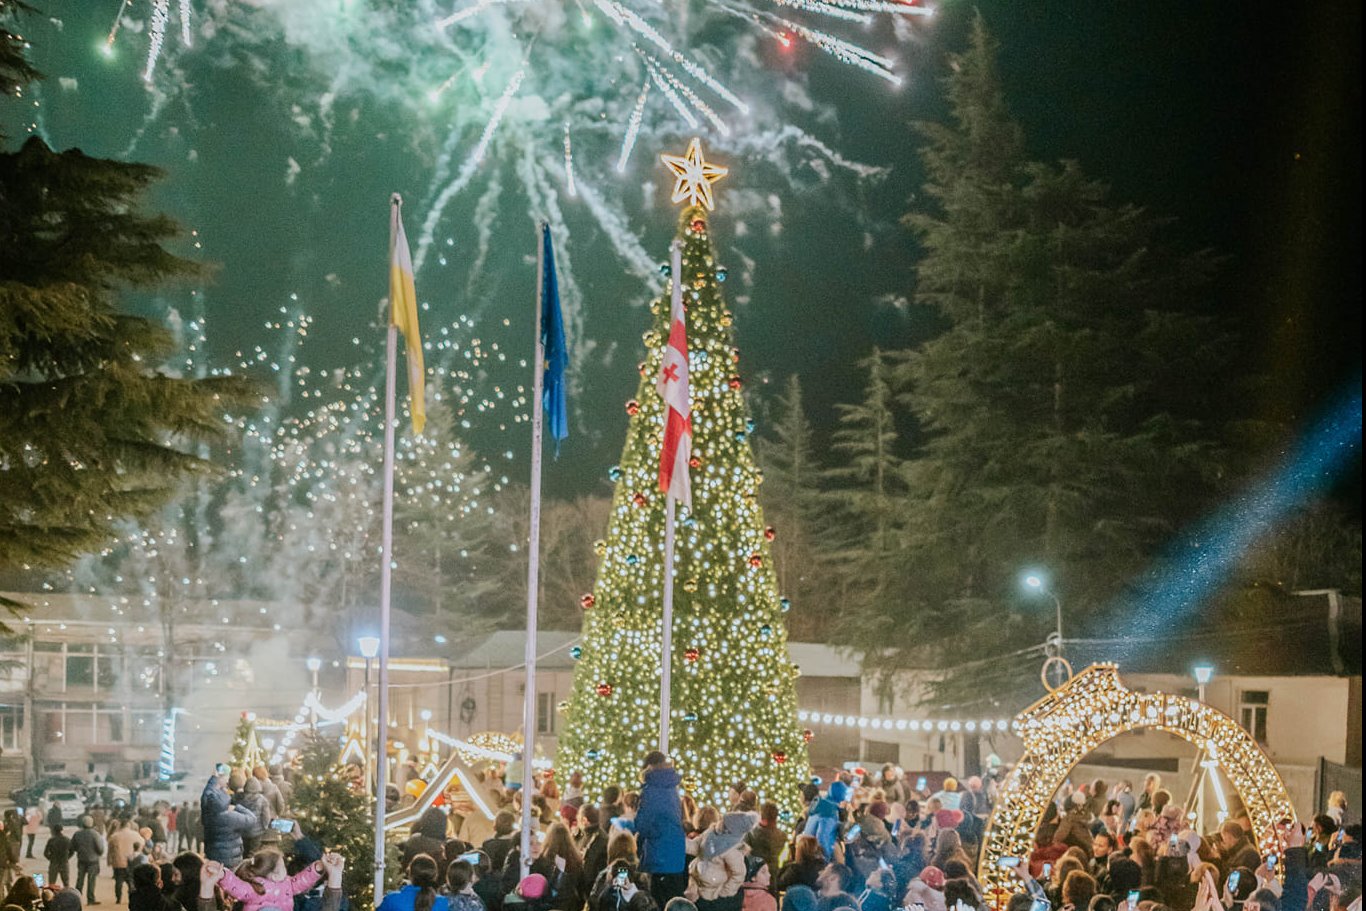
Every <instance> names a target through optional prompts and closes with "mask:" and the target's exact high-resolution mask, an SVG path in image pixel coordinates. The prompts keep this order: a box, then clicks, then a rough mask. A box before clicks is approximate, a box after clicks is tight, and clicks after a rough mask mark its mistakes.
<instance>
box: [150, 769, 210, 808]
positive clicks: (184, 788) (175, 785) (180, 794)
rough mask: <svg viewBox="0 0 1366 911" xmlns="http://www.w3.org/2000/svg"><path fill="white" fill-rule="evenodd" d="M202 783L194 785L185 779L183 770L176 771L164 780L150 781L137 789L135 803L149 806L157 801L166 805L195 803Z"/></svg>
mask: <svg viewBox="0 0 1366 911" xmlns="http://www.w3.org/2000/svg"><path fill="white" fill-rule="evenodd" d="M202 789H203V784H202V783H201V784H199V785H195V784H193V783H191V782H190V781H188V780H187V777H186V773H185V772H176V773H175V774H174V775H172V776H171V777H170V778H169V779H167V780H166V781H151V782H148V783H147V785H146V786H145V787H140V788H138V789H137V805H138V806H139V807H151V806H155V805H157V804H158V803H164V804H166V805H167V806H170V805H173V804H179V803H185V802H186V801H189V802H190V803H195V802H197V801H198V800H199V793H200V791H201V790H202Z"/></svg>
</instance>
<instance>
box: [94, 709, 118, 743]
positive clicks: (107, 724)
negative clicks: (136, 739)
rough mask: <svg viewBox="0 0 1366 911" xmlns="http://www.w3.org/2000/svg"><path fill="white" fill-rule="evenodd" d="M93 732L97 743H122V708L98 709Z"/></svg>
mask: <svg viewBox="0 0 1366 911" xmlns="http://www.w3.org/2000/svg"><path fill="white" fill-rule="evenodd" d="M97 723H98V724H99V727H98V728H97V729H96V732H95V740H96V742H98V743H123V742H124V730H123V709H121V708H118V709H100V711H99V718H98V719H97Z"/></svg>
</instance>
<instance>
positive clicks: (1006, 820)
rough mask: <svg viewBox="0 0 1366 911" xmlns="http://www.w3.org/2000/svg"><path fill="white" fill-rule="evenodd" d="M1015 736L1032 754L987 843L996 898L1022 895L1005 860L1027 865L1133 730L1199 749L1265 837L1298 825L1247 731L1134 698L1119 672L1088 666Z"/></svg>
mask: <svg viewBox="0 0 1366 911" xmlns="http://www.w3.org/2000/svg"><path fill="white" fill-rule="evenodd" d="M1012 728H1013V730H1014V731H1015V733H1016V734H1017V735H1018V736H1019V737H1020V738H1021V739H1022V740H1023V741H1024V754H1023V755H1022V756H1021V757H1020V761H1019V762H1018V763H1016V765H1015V768H1014V769H1012V770H1011V772H1010V775H1009V776H1007V778H1006V780H1005V782H1004V784H1003V785H1002V787H1001V792H1000V795H999V797H998V799H997V801H996V808H995V810H994V811H993V812H992V814H991V819H990V820H989V821H988V823H987V830H986V834H985V835H984V836H983V841H982V853H981V860H980V861H979V865H978V872H977V877H978V879H979V880H980V881H981V883H982V885H983V888H984V889H986V890H988V891H994V890H996V889H1003V890H1006V891H1008V892H1014V891H1017V890H1018V889H1019V883H1018V881H1015V874H1014V873H1013V872H1012V871H1011V870H1009V869H1005V868H1002V867H1001V866H1000V863H999V861H1000V859H1001V858H1002V857H1021V858H1026V857H1028V856H1029V854H1030V852H1031V851H1032V850H1033V847H1034V833H1035V831H1036V830H1037V829H1038V827H1039V823H1040V822H1041V821H1042V820H1043V813H1044V809H1045V808H1046V807H1047V805H1048V802H1049V801H1050V800H1052V799H1053V795H1054V794H1055V793H1057V791H1058V788H1060V787H1061V786H1062V785H1063V783H1064V782H1065V781H1066V780H1067V776H1068V775H1069V774H1070V773H1071V771H1072V769H1073V767H1074V766H1076V765H1077V764H1078V763H1079V762H1081V761H1082V760H1083V759H1085V758H1086V756H1087V754H1089V753H1090V752H1091V751H1093V750H1095V749H1096V748H1097V747H1099V746H1100V745H1101V744H1104V743H1106V742H1107V741H1109V740H1111V739H1113V738H1115V737H1118V736H1119V735H1120V734H1123V733H1125V732H1128V731H1134V730H1139V729H1142V728H1151V729H1154V730H1159V731H1164V732H1166V733H1169V734H1175V735H1176V736H1178V737H1180V738H1182V739H1184V740H1187V741H1190V742H1191V743H1193V744H1195V746H1196V748H1197V749H1199V750H1202V751H1203V752H1204V754H1205V755H1206V756H1207V757H1209V759H1211V760H1212V761H1214V762H1217V763H1218V767H1219V770H1220V771H1221V772H1222V773H1223V774H1224V775H1225V776H1227V778H1228V779H1229V781H1231V782H1232V784H1233V787H1234V788H1235V789H1236V790H1237V792H1238V794H1239V796H1240V797H1241V798H1242V801H1243V804H1244V806H1246V807H1247V812H1248V815H1249V817H1250V818H1251V820H1252V824H1253V829H1254V832H1255V834H1256V835H1257V836H1261V835H1262V833H1264V832H1268V831H1271V830H1272V827H1273V824H1274V823H1276V822H1277V821H1279V820H1281V819H1285V818H1290V819H1294V818H1295V809H1294V806H1293V805H1292V804H1291V802H1290V796H1289V794H1287V793H1286V790H1285V784H1284V783H1283V782H1282V781H1281V776H1280V774H1279V773H1278V772H1277V771H1276V768H1275V766H1273V765H1272V764H1271V760H1270V759H1268V758H1267V756H1266V753H1264V752H1263V751H1262V748H1261V747H1260V746H1259V745H1258V744H1257V742H1256V741H1255V740H1253V739H1252V737H1251V736H1249V735H1248V733H1247V731H1245V730H1243V728H1242V726H1241V725H1239V724H1238V723H1237V722H1236V721H1234V720H1233V719H1232V718H1230V717H1228V716H1227V715H1225V714H1224V713H1222V712H1220V711H1217V710H1216V709H1213V708H1210V707H1209V706H1208V705H1205V704H1204V703H1202V702H1199V701H1198V700H1195V699H1191V698H1190V697H1188V696H1180V695H1172V694H1168V693H1136V692H1134V691H1132V690H1130V689H1128V688H1127V687H1125V686H1124V684H1123V683H1122V682H1121V681H1120V679H1119V669H1118V667H1117V666H1116V665H1113V664H1093V665H1091V666H1090V667H1088V668H1086V669H1085V670H1084V671H1082V672H1081V673H1080V674H1078V675H1077V676H1075V677H1073V678H1072V679H1071V680H1069V681H1067V682H1066V683H1065V684H1063V685H1062V686H1060V687H1058V688H1057V689H1056V690H1054V691H1053V692H1051V693H1049V694H1048V695H1047V696H1045V697H1044V698H1043V699H1041V700H1039V701H1038V702H1036V703H1034V704H1033V705H1032V706H1030V707H1029V708H1027V709H1025V710H1024V711H1023V712H1021V713H1020V715H1019V716H1018V717H1017V718H1016V719H1015V720H1014V721H1013V722H1012ZM1264 847H1267V846H1264Z"/></svg>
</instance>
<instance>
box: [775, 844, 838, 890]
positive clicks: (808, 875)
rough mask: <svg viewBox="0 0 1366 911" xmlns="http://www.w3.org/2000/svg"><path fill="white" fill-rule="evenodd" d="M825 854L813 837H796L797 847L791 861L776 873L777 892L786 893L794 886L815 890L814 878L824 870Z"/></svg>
mask: <svg viewBox="0 0 1366 911" xmlns="http://www.w3.org/2000/svg"><path fill="white" fill-rule="evenodd" d="M825 858H826V855H825V852H824V851H822V850H821V843H820V842H819V841H817V840H816V836H814V835H799V836H797V847H796V849H795V850H794V851H793V852H792V860H791V861H789V862H788V864H787V866H785V867H783V868H782V869H781V870H779V871H778V891H779V892H786V891H787V890H789V889H791V888H792V887H794V886H805V887H806V888H808V889H815V888H816V878H817V877H818V876H820V873H821V871H822V870H824V869H825V863H826V859H825Z"/></svg>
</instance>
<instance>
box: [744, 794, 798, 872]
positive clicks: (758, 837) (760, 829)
mask: <svg viewBox="0 0 1366 911" xmlns="http://www.w3.org/2000/svg"><path fill="white" fill-rule="evenodd" d="M787 839H788V835H787V833H786V832H784V831H783V830H782V829H780V828H778V805H777V804H776V803H766V804H764V805H763V806H762V807H760V808H759V824H758V825H757V826H755V827H754V828H752V829H750V830H749V834H748V835H746V836H745V846H746V847H747V848H749V853H750V855H751V856H753V857H757V858H759V859H760V860H762V861H763V862H764V863H765V864H766V865H767V866H768V869H769V878H770V879H771V878H772V875H773V871H775V870H777V869H778V859H779V858H780V857H782V854H783V847H784V846H785V845H786V844H787Z"/></svg>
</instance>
